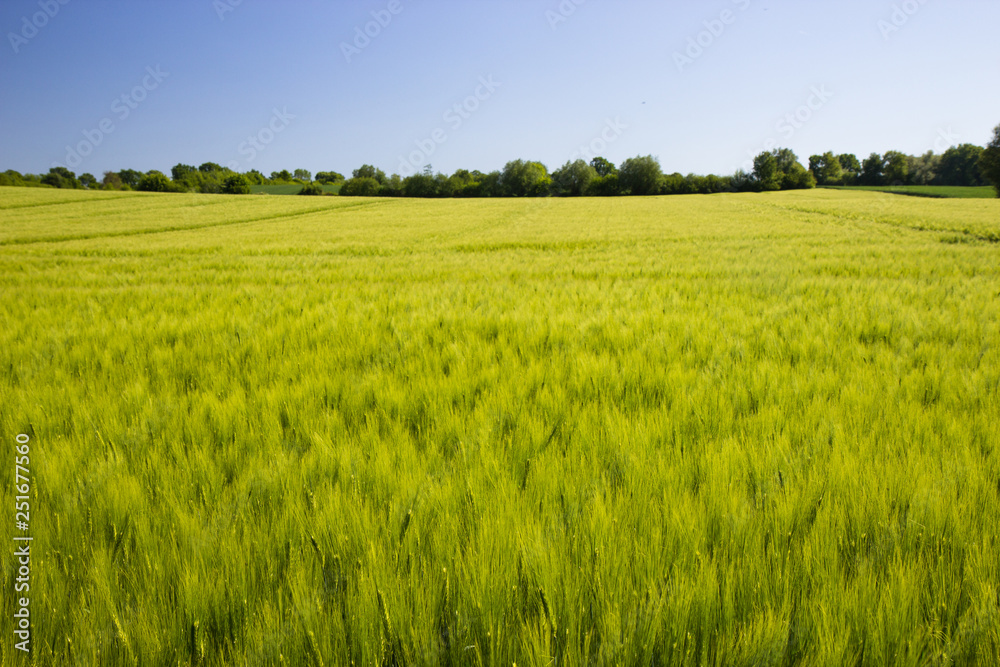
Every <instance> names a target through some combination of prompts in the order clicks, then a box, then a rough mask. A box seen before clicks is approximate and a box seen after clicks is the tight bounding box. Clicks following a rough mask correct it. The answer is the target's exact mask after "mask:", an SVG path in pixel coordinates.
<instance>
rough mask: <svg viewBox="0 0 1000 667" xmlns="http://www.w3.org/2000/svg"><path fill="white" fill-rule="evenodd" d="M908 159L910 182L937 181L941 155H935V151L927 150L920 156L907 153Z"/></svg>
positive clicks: (924, 183) (931, 182)
mask: <svg viewBox="0 0 1000 667" xmlns="http://www.w3.org/2000/svg"><path fill="white" fill-rule="evenodd" d="M906 161H907V162H908V163H909V171H910V183H911V184H912V185H931V184H933V183H934V182H935V181H937V172H938V167H939V165H940V164H941V156H940V155H935V154H934V151H927V152H926V153H924V154H923V155H921V156H919V157H917V156H914V155H907V156H906Z"/></svg>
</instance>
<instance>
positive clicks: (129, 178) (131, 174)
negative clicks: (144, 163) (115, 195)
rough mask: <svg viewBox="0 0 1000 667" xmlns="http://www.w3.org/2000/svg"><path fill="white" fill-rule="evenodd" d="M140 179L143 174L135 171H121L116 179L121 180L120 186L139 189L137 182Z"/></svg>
mask: <svg viewBox="0 0 1000 667" xmlns="http://www.w3.org/2000/svg"><path fill="white" fill-rule="evenodd" d="M142 177H143V173H142V172H141V171H136V170H135V169H122V170H121V171H119V172H118V178H119V179H120V180H121V182H122V185H127V186H128V187H130V188H137V187H139V181H140V180H141V179H142Z"/></svg>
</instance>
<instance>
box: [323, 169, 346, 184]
mask: <svg viewBox="0 0 1000 667" xmlns="http://www.w3.org/2000/svg"><path fill="white" fill-rule="evenodd" d="M316 180H317V181H319V182H320V183H323V184H324V185H327V184H329V183H343V182H344V175H343V174H338V173H337V172H335V171H318V172H316Z"/></svg>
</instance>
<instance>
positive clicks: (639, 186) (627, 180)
mask: <svg viewBox="0 0 1000 667" xmlns="http://www.w3.org/2000/svg"><path fill="white" fill-rule="evenodd" d="M661 178H663V172H662V171H661V169H660V163H659V161H657V159H656V158H655V157H653V156H652V155H647V156H645V157H634V158H629V159H628V160H625V161H624V162H622V166H621V168H620V169H619V170H618V182H619V184H620V186H621V190H622V193H624V194H630V195H636V196H640V197H644V196H648V195H657V194H660V179H661Z"/></svg>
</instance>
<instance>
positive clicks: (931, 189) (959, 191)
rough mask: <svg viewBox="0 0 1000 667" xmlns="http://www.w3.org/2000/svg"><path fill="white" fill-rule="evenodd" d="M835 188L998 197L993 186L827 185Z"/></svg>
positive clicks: (930, 194) (954, 196)
mask: <svg viewBox="0 0 1000 667" xmlns="http://www.w3.org/2000/svg"><path fill="white" fill-rule="evenodd" d="M826 187H829V188H830V189H833V190H854V191H867V192H889V193H892V194H894V195H909V196H911V197H932V198H938V199H941V198H943V199H996V196H997V191H996V189H995V188H993V187H991V186H985V187H956V186H951V185H852V186H848V187H845V186H839V187H838V186H826Z"/></svg>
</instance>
